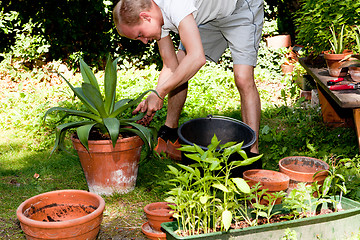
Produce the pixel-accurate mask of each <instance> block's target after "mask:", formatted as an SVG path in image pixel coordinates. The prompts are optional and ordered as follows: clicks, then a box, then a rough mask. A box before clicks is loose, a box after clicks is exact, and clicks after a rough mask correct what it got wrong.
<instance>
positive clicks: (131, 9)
mask: <svg viewBox="0 0 360 240" xmlns="http://www.w3.org/2000/svg"><path fill="white" fill-rule="evenodd" d="M151 1H152V0H120V1H119V2H118V3H117V4H116V5H115V7H114V10H113V18H114V22H115V25H116V27H117V28H118V30H119V25H120V24H126V25H129V26H133V25H137V24H138V23H139V22H140V16H139V15H140V13H141V12H143V11H148V10H150V9H151V4H152V2H151Z"/></svg>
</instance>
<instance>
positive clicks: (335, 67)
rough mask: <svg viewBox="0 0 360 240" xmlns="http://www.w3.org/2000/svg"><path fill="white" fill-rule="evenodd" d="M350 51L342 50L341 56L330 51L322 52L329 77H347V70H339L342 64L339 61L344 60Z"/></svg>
mask: <svg viewBox="0 0 360 240" xmlns="http://www.w3.org/2000/svg"><path fill="white" fill-rule="evenodd" d="M351 53H352V51H350V50H344V52H343V53H341V54H334V53H332V52H331V51H326V52H324V59H325V61H326V65H327V67H328V71H329V75H330V76H332V77H344V76H346V75H347V72H348V69H347V68H340V66H341V65H342V64H343V63H342V62H340V60H342V59H344V57H345V56H346V55H349V54H351Z"/></svg>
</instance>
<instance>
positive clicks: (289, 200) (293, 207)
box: [283, 182, 336, 219]
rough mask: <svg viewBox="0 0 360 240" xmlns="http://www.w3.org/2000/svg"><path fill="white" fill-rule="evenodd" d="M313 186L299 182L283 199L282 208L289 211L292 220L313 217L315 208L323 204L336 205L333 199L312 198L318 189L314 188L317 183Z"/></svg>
mask: <svg viewBox="0 0 360 240" xmlns="http://www.w3.org/2000/svg"><path fill="white" fill-rule="evenodd" d="M314 185H315V186H313V185H307V184H306V183H305V182H300V183H298V184H297V187H296V188H295V189H293V190H292V191H291V192H290V193H289V195H288V196H287V197H285V198H284V200H283V207H284V208H286V209H289V210H290V214H291V216H293V218H294V219H300V218H304V217H311V216H315V215H316V210H317V207H318V206H319V205H321V204H323V203H325V202H326V203H334V204H335V205H336V201H335V200H333V199H327V198H321V197H320V198H316V197H314V193H315V192H316V190H317V189H318V187H316V185H317V183H315V184H314Z"/></svg>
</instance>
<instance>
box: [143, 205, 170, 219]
mask: <svg viewBox="0 0 360 240" xmlns="http://www.w3.org/2000/svg"><path fill="white" fill-rule="evenodd" d="M154 205H160V208H170V207H168V205H175V204H174V203H170V202H153V203H149V204H147V205H146V206H145V207H144V212H145V213H146V214H149V215H153V216H172V215H173V213H167V214H164V213H157V212H153V211H151V210H150V207H152V206H154ZM157 209H158V208H157Z"/></svg>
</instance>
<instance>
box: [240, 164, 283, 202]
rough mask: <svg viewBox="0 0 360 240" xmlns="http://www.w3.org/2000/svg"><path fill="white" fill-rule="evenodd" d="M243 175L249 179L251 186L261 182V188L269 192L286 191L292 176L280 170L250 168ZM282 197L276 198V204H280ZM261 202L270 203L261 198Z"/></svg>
mask: <svg viewBox="0 0 360 240" xmlns="http://www.w3.org/2000/svg"><path fill="white" fill-rule="evenodd" d="M243 177H244V179H245V180H247V181H248V184H249V186H250V187H252V186H254V185H255V184H257V183H260V184H261V187H260V189H259V190H262V189H267V191H266V192H267V193H270V194H271V193H274V192H280V191H286V190H287V189H288V187H289V181H290V178H289V177H288V176H287V175H285V174H283V173H280V172H277V171H272V170H264V169H250V170H247V171H245V172H244V174H243ZM281 200H282V199H276V204H280V203H281ZM261 204H268V202H267V201H266V200H265V199H261Z"/></svg>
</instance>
